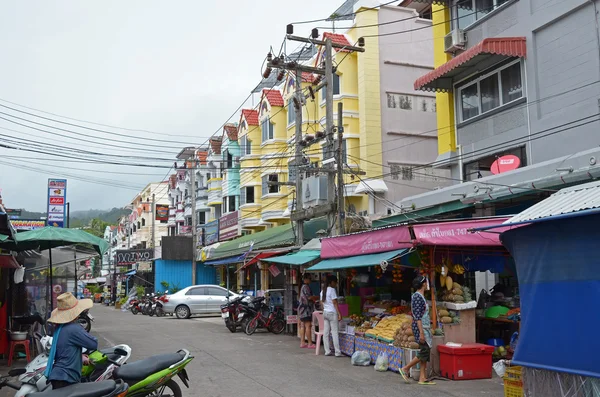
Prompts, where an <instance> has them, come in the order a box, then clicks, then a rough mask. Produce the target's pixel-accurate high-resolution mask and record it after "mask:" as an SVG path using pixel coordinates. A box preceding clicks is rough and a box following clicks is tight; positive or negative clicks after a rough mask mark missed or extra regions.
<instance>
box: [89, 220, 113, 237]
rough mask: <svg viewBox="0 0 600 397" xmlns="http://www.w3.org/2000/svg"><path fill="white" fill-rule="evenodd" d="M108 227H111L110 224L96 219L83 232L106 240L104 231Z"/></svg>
mask: <svg viewBox="0 0 600 397" xmlns="http://www.w3.org/2000/svg"><path fill="white" fill-rule="evenodd" d="M107 226H110V224H109V223H108V222H104V221H103V220H102V219H100V218H94V219H92V220H91V221H90V224H89V226H88V227H86V228H84V229H83V230H85V231H86V232H88V233H89V234H93V235H94V236H96V237H100V238H104V231H105V230H106V227H107Z"/></svg>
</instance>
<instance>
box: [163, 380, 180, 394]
mask: <svg viewBox="0 0 600 397" xmlns="http://www.w3.org/2000/svg"><path fill="white" fill-rule="evenodd" d="M157 392H158V390H157ZM157 396H158V397H183V394H182V393H181V387H179V385H178V384H177V382H175V381H174V380H173V379H171V380H170V381H168V382H167V383H165V387H164V388H162V392H161V393H160V394H157Z"/></svg>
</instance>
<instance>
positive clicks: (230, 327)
mask: <svg viewBox="0 0 600 397" xmlns="http://www.w3.org/2000/svg"><path fill="white" fill-rule="evenodd" d="M225 326H226V327H227V329H228V330H229V332H231V333H232V334H234V333H235V331H237V329H236V328H237V327H236V326H235V323H234V322H233V321H231V320H230V319H227V320H225Z"/></svg>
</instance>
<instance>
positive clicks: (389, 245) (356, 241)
mask: <svg viewBox="0 0 600 397" xmlns="http://www.w3.org/2000/svg"><path fill="white" fill-rule="evenodd" d="M412 246H413V244H412V241H411V237H410V231H409V230H408V226H395V227H388V228H384V229H376V230H371V231H368V232H362V233H355V234H348V235H345V236H340V237H331V238H326V239H323V240H321V258H323V259H327V258H343V257H346V256H354V255H367V254H375V253H378V252H387V251H394V250H398V249H403V248H410V247H412Z"/></svg>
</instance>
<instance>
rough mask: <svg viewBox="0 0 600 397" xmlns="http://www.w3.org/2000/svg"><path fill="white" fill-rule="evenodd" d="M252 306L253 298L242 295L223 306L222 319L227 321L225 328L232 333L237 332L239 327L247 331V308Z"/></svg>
mask: <svg viewBox="0 0 600 397" xmlns="http://www.w3.org/2000/svg"><path fill="white" fill-rule="evenodd" d="M249 304H252V297H250V296H246V295H240V296H238V297H236V298H233V299H231V300H230V301H229V302H227V303H226V304H224V305H221V317H222V318H223V320H225V326H226V327H227V329H228V330H229V331H231V332H233V333H234V332H236V331H237V328H238V327H242V330H243V329H245V322H244V319H245V318H247V317H245V314H246V312H247V310H246V307H247V306H248V305H249Z"/></svg>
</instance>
